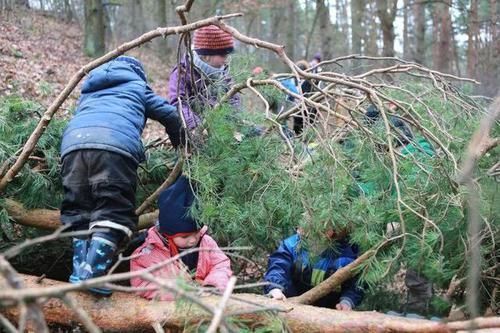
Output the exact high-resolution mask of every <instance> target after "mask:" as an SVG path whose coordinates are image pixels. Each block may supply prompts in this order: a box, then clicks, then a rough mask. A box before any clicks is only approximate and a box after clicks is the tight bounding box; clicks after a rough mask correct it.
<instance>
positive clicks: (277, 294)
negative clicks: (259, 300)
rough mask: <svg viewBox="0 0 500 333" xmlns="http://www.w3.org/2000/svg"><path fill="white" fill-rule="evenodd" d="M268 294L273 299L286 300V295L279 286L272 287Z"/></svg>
mask: <svg viewBox="0 0 500 333" xmlns="http://www.w3.org/2000/svg"><path fill="white" fill-rule="evenodd" d="M268 295H269V296H271V298H272V299H277V300H282V301H285V300H286V296H285V295H284V294H283V292H282V291H281V289H279V288H274V289H272V290H271V291H270V292H269V293H268Z"/></svg>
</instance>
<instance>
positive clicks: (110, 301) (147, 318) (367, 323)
mask: <svg viewBox="0 0 500 333" xmlns="http://www.w3.org/2000/svg"><path fill="white" fill-rule="evenodd" d="M36 280H37V278H36V277H33V276H26V275H24V276H23V281H24V285H25V286H26V288H38V289H39V288H44V287H48V286H57V285H62V284H63V283H64V282H58V281H54V280H49V279H44V280H43V281H42V282H41V283H40V284H38V283H37V282H36ZM69 295H71V296H72V297H73V299H74V301H75V302H76V304H78V306H79V308H80V309H83V310H84V311H86V312H87V313H88V315H89V316H90V318H91V319H92V321H93V322H94V323H95V324H96V325H97V326H99V327H100V328H101V329H102V330H103V331H106V332H153V331H154V329H153V325H158V324H161V326H163V328H165V329H170V330H174V331H177V330H182V329H183V328H185V327H186V326H188V325H198V324H199V323H201V322H206V323H208V322H209V321H210V319H211V318H210V315H209V314H208V313H207V312H206V311H204V310H203V309H201V307H199V306H197V305H193V304H187V303H185V302H184V303H179V302H177V303H175V302H155V301H148V300H145V299H143V298H140V297H138V296H135V295H133V294H128V293H123V292H115V293H113V295H112V296H111V297H109V298H97V297H94V296H93V295H91V294H88V293H86V292H72V293H69ZM235 296H237V299H231V300H230V301H229V302H228V304H227V306H226V308H225V311H224V314H225V316H226V317H227V316H230V315H233V317H236V318H237V319H240V320H244V321H245V322H246V323H249V324H250V325H251V326H252V327H256V326H265V325H266V323H267V324H269V323H270V320H277V319H278V320H281V321H283V323H284V324H285V325H286V327H288V328H289V329H290V330H291V331H293V332H455V331H458V330H463V329H466V328H467V327H469V326H468V325H470V322H452V323H441V322H434V321H428V320H420V319H408V318H400V317H393V316H388V315H384V314H381V313H377V312H357V311H351V312H342V311H336V310H330V309H325V308H317V307H313V306H309V305H299V304H293V303H289V302H282V301H275V300H271V299H269V298H266V297H264V296H259V295H253V294H237V295H235ZM202 300H203V302H204V303H205V304H207V305H209V306H211V307H214V306H216V305H217V303H218V301H219V300H220V298H219V297H217V296H210V297H206V298H203V299H202ZM5 301H6V300H5V299H2V298H0V304H1V303H2V302H5ZM256 304H258V305H256ZM262 307H266V308H272V309H279V311H277V312H276V317H273V316H270V315H269V312H262ZM42 310H43V313H44V315H45V319H46V320H47V322H48V323H49V324H56V325H62V326H76V325H79V320H78V316H77V314H75V312H74V311H73V310H71V309H70V308H69V307H68V306H67V305H65V303H63V302H62V301H61V300H59V299H57V298H50V299H48V300H46V301H45V302H43V304H42ZM0 313H2V314H3V315H4V316H5V317H7V318H8V319H9V320H11V321H14V322H16V321H17V318H18V316H19V310H18V308H17V307H15V306H10V307H6V306H3V307H0ZM475 324H476V325H477V326H476V327H478V328H493V327H500V318H498V317H494V318H478V319H476V322H475Z"/></svg>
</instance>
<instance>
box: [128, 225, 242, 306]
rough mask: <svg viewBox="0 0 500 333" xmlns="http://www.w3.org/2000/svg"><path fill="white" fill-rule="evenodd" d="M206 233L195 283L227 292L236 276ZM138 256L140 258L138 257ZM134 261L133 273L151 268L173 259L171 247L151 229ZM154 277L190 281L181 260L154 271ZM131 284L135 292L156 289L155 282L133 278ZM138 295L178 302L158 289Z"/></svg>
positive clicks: (132, 265)
mask: <svg viewBox="0 0 500 333" xmlns="http://www.w3.org/2000/svg"><path fill="white" fill-rule="evenodd" d="M206 230H207V228H206V227H204V228H203V229H202V234H203V236H202V237H201V240H200V252H199V256H198V266H197V268H196V274H195V277H194V279H195V280H196V281H198V282H199V283H200V284H201V285H203V286H206V285H209V286H214V287H216V288H217V289H219V290H221V291H222V290H224V289H225V288H226V286H227V283H228V281H229V277H230V276H231V275H232V274H233V273H232V271H231V266H230V260H229V258H228V257H227V256H226V255H225V254H224V252H222V251H221V250H220V249H219V246H218V245H217V243H216V242H215V240H214V239H213V238H212V237H210V236H208V235H206V234H205V232H206ZM136 255H138V256H137V257H135V256H136ZM132 257H134V259H132V260H131V261H130V271H131V272H133V271H138V270H142V269H144V268H148V267H150V266H152V265H154V264H158V263H160V262H162V261H165V260H167V259H169V258H170V257H171V256H170V250H169V248H168V246H166V245H165V244H164V243H163V241H162V239H161V237H160V235H159V234H158V231H157V229H156V227H152V228H150V229H149V230H148V236H147V238H146V241H145V242H144V244H143V245H141V246H140V247H139V248H137V249H136V250H135V251H134V253H133V255H132ZM152 274H153V276H155V277H156V278H161V279H162V280H174V281H175V280H177V279H178V278H179V277H182V278H184V279H186V280H189V281H191V277H190V276H189V274H188V272H187V268H186V266H185V265H184V263H183V262H182V261H181V260H176V261H175V262H172V263H170V264H167V265H165V266H163V267H161V268H159V269H157V270H156V271H153V272H152ZM130 284H131V285H132V287H136V288H147V287H154V286H156V284H155V283H154V282H151V281H148V280H144V279H143V278H142V277H140V276H139V277H134V278H132V279H131V280H130ZM138 294H139V295H141V296H142V297H144V298H148V299H152V298H157V299H159V300H162V301H171V300H173V299H174V298H175V296H174V295H173V294H172V293H167V292H165V291H160V290H158V289H154V290H148V291H140V292H138Z"/></svg>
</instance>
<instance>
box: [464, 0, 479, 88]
mask: <svg viewBox="0 0 500 333" xmlns="http://www.w3.org/2000/svg"><path fill="white" fill-rule="evenodd" d="M477 7H478V0H471V5H470V14H469V22H468V23H469V26H468V27H467V34H468V45H467V75H468V76H469V77H470V78H471V79H474V78H476V67H477V62H478V54H477V51H478V50H477V48H478V43H477V38H478V35H479V22H478V20H479V19H478V13H477V9H478V8H477Z"/></svg>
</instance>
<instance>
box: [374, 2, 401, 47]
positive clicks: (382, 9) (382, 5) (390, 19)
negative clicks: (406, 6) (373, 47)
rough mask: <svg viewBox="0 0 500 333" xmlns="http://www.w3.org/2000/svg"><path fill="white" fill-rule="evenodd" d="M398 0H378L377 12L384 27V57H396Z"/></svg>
mask: <svg viewBox="0 0 500 333" xmlns="http://www.w3.org/2000/svg"><path fill="white" fill-rule="evenodd" d="M397 3H398V2H397V0H377V14H378V17H379V19H380V25H381V27H382V36H383V42H384V48H383V51H382V55H383V56H384V57H394V38H395V36H396V35H395V34H394V20H395V19H396V11H397Z"/></svg>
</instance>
